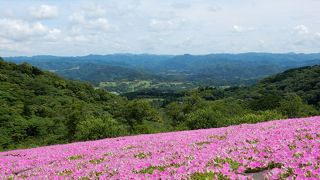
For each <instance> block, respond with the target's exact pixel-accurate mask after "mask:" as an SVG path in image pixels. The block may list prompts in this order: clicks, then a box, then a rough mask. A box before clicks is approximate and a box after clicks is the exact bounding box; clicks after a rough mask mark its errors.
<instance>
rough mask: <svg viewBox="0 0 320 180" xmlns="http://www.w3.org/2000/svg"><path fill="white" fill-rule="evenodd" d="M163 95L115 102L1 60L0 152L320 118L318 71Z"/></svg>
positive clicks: (112, 97) (316, 68) (99, 92)
mask: <svg viewBox="0 0 320 180" xmlns="http://www.w3.org/2000/svg"><path fill="white" fill-rule="evenodd" d="M161 93H162V94H161ZM161 93H160V94H159V93H157V91H146V92H144V93H140V94H130V97H128V96H118V95H114V94H111V93H109V92H107V91H105V90H103V89H99V88H96V87H93V86H92V85H90V84H89V83H85V82H80V81H74V80H66V79H64V78H61V77H59V76H58V75H55V74H54V73H51V72H48V71H43V70H40V69H39V68H37V67H34V66H32V65H30V64H27V63H22V64H15V63H9V62H6V61H4V60H3V59H0V134H1V136H0V150H2V151H3V150H9V149H17V148H29V147H37V146H44V145H50V144H59V143H68V142H74V141H84V140H95V139H102V138H109V137H117V136H124V135H134V134H145V133H157V132H166V131H177V130H189V129H201V128H216V127H223V126H229V125H234V124H241V123H257V122H263V121H267V120H272V119H282V118H289V117H290V118H291V117H305V116H312V115H318V114H320V113H319V109H320V103H319V102H320V66H308V67H303V68H297V69H290V70H287V71H285V72H283V73H280V74H276V75H273V76H270V77H267V78H265V79H263V80H261V81H260V82H259V83H257V84H255V85H252V86H248V87H229V88H213V87H200V88H197V89H194V90H186V91H184V92H171V91H168V92H166V93H165V94H163V92H161ZM146 97H148V98H146ZM155 97H161V98H162V99H164V102H165V103H160V104H156V103H154V101H153V100H152V99H154V98H155ZM150 99H151V100H150Z"/></svg>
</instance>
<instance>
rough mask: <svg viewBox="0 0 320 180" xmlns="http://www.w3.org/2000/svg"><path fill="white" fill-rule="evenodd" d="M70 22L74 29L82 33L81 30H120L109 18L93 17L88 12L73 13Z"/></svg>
mask: <svg viewBox="0 0 320 180" xmlns="http://www.w3.org/2000/svg"><path fill="white" fill-rule="evenodd" d="M69 20H70V21H71V22H72V23H73V25H74V27H73V29H78V31H79V32H80V30H81V29H86V30H97V31H104V32H109V31H115V30H117V29H118V27H117V26H115V25H112V24H111V23H110V22H109V21H108V19H107V18H105V17H92V16H91V15H90V14H87V12H84V11H80V12H76V13H73V14H72V15H71V16H70V17H69Z"/></svg>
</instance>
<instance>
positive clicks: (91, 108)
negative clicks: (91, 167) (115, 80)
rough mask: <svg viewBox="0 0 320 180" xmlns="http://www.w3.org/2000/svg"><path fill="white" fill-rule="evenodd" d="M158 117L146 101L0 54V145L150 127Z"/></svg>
mask: <svg viewBox="0 0 320 180" xmlns="http://www.w3.org/2000/svg"><path fill="white" fill-rule="evenodd" d="M158 120H159V119H158V115H157V113H156V111H155V110H154V109H153V108H152V107H151V106H150V105H149V104H148V103H147V102H144V101H138V100H137V101H130V102H129V101H127V100H126V99H124V98H121V97H120V96H115V95H112V94H110V93H108V92H106V91H104V90H99V89H94V88H93V87H92V86H91V85H89V84H86V83H82V82H77V81H70V80H65V79H63V78H60V77H58V76H57V75H55V74H53V73H49V72H44V71H41V70H39V69H38V68H36V67H33V66H31V65H29V64H20V65H17V64H14V63H7V62H5V61H3V60H2V59H0V134H1V136H0V150H1V149H12V148H19V147H32V146H38V145H47V144H56V143H63V142H69V141H74V140H87V139H99V138H104V137H114V136H119V135H125V134H135V133H148V132H147V130H148V128H143V127H142V126H143V123H147V122H150V123H151V121H152V122H155V121H158Z"/></svg>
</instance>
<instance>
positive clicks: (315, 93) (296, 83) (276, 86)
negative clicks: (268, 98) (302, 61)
mask: <svg viewBox="0 0 320 180" xmlns="http://www.w3.org/2000/svg"><path fill="white" fill-rule="evenodd" d="M257 87H259V88H265V89H273V90H275V91H278V92H282V93H296V94H298V95H299V96H301V97H302V98H303V99H305V100H306V101H307V102H308V103H309V104H312V105H315V106H320V65H315V66H307V67H302V68H296V69H290V70H287V71H285V72H283V73H280V74H277V75H274V76H271V77H268V78H265V79H264V80H262V81H261V82H260V83H259V84H258V85H257Z"/></svg>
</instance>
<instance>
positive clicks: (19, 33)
mask: <svg viewBox="0 0 320 180" xmlns="http://www.w3.org/2000/svg"><path fill="white" fill-rule="evenodd" d="M0 27H2V28H0V37H2V38H6V39H10V40H13V41H25V40H30V39H32V38H35V37H48V38H49V39H50V38H53V37H55V38H56V36H57V35H59V34H60V33H61V31H60V30H59V29H55V28H53V29H50V28H48V27H46V26H44V25H43V24H42V23H40V22H35V23H29V22H26V21H23V20H19V19H0Z"/></svg>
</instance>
